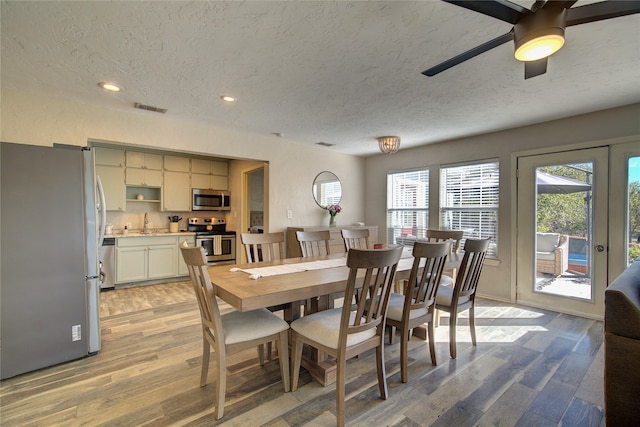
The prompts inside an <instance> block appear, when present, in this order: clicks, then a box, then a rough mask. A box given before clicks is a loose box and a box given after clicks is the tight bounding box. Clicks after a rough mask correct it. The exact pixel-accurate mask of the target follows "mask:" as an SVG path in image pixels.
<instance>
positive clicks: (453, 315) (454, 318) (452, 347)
mask: <svg viewBox="0 0 640 427" xmlns="http://www.w3.org/2000/svg"><path fill="white" fill-rule="evenodd" d="M457 322H458V313H457V312H456V311H454V310H452V311H451V312H449V353H451V358H452V359H455V358H456V323H457Z"/></svg>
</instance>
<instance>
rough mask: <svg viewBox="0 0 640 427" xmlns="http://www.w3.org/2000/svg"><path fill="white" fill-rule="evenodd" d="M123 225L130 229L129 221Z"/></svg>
mask: <svg viewBox="0 0 640 427" xmlns="http://www.w3.org/2000/svg"><path fill="white" fill-rule="evenodd" d="M124 226H125V227H127V228H128V229H129V230H131V223H130V222H127V223H126V224H125V225H124Z"/></svg>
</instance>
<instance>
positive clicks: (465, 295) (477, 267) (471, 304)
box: [436, 239, 490, 359]
mask: <svg viewBox="0 0 640 427" xmlns="http://www.w3.org/2000/svg"><path fill="white" fill-rule="evenodd" d="M489 241H490V239H481V240H475V239H467V240H466V241H465V243H464V256H463V258H462V262H461V263H460V269H459V271H458V274H457V275H456V279H455V284H454V286H453V288H452V287H449V286H440V287H439V288H438V293H437V294H436V309H438V310H442V311H446V312H448V313H449V352H450V353H451V358H452V359H455V358H456V324H457V321H458V313H460V312H462V311H465V310H467V309H468V310H469V329H470V330H471V342H472V343H473V345H476V328H475V316H474V308H475V301H476V289H477V288H478V281H479V280H480V273H482V267H483V266H484V259H485V257H486V255H487V249H488V248H489Z"/></svg>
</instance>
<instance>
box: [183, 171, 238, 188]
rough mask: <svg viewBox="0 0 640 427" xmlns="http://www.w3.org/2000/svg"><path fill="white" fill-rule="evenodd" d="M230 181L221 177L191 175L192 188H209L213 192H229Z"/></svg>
mask: <svg viewBox="0 0 640 427" xmlns="http://www.w3.org/2000/svg"><path fill="white" fill-rule="evenodd" d="M228 187H229V179H228V178H227V177H226V176H220V175H202V174H199V173H192V174H191V188H208V189H211V190H227V189H228Z"/></svg>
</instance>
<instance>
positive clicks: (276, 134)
mask: <svg viewBox="0 0 640 427" xmlns="http://www.w3.org/2000/svg"><path fill="white" fill-rule="evenodd" d="M272 135H273V136H277V137H281V136H282V133H280V132H274V133H272Z"/></svg>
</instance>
